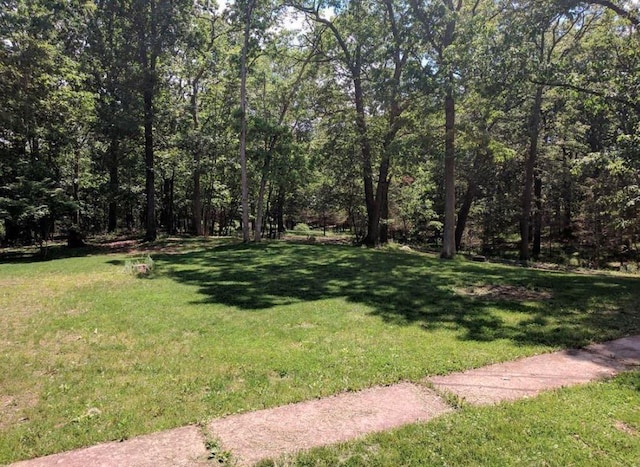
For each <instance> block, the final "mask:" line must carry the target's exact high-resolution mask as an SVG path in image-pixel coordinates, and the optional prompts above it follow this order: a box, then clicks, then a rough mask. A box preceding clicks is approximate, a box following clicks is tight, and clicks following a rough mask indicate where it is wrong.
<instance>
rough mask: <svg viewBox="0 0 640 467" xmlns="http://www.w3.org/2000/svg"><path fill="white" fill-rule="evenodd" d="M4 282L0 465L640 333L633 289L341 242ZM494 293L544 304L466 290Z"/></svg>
mask: <svg viewBox="0 0 640 467" xmlns="http://www.w3.org/2000/svg"><path fill="white" fill-rule="evenodd" d="M147 254H149V255H150V257H151V258H152V260H153V264H154V266H153V267H154V273H153V274H152V275H150V276H145V277H138V276H136V275H132V274H127V273H126V272H125V269H124V265H125V263H126V262H127V260H132V259H133V260H137V259H139V258H144V257H145V255H147ZM0 284H3V287H2V288H1V289H0V309H2V310H3V314H2V316H1V317H0V331H1V332H2V335H3V337H4V339H3V340H2V341H0V374H2V375H3V377H2V378H1V379H0V396H1V397H2V401H3V405H2V406H0V410H1V411H2V414H1V415H2V419H3V424H2V426H1V427H0V462H10V461H14V460H18V459H21V458H28V457H34V456H38V455H44V454H49V453H53V452H58V451H62V450H67V449H72V448H76V447H79V446H83V445H88V444H92V443H96V442H100V441H106V440H114V439H122V438H128V437H131V436H135V435H138V434H142V433H148V432H152V431H157V430H161V429H165V428H170V427H175V426H180V425H184V424H187V423H196V422H198V421H202V420H207V419H210V418H213V417H219V416H223V415H225V414H230V413H235V412H244V411H249V410H256V409H261V408H265V407H273V406H277V405H282V404H287V403H290V402H296V401H301V400H306V399H311V398H315V397H321V396H326V395H330V394H335V393H338V392H342V391H350V390H358V389H362V388H365V387H369V386H373V385H378V384H390V383H393V382H397V381H402V380H412V381H418V380H420V379H422V378H424V377H425V376H427V375H430V374H444V373H448V372H452V371H458V370H463V369H467V368H471V367H478V366H481V365H485V364H489V363H494V362H498V361H504V360H508V359H513V358H518V357H521V356H526V355H532V354H536V353H541V352H545V351H550V350H553V349H558V348H564V347H572V346H580V345H584V344H586V343H589V342H591V341H594V340H598V341H599V340H606V339H610V338H615V337H619V336H622V335H627V334H632V333H635V332H637V331H638V329H640V316H638V313H637V311H636V310H637V309H638V308H639V306H638V305H639V298H638V295H637V290H638V285H640V279H638V278H630V277H618V276H616V277H614V276H604V275H603V276H594V275H589V276H586V275H585V276H583V275H576V274H566V273H559V272H545V271H538V270H529V269H525V268H517V267H508V266H501V265H492V264H478V263H471V262H466V261H463V260H461V261H454V262H445V261H440V260H438V259H437V258H436V257H435V256H431V255H425V254H420V253H417V252H404V251H395V250H386V251H371V250H366V249H360V248H353V247H348V246H343V245H318V244H313V245H307V244H287V243H284V242H272V243H264V244H259V245H241V244H237V243H234V242H232V241H215V242H214V241H211V242H208V241H207V242H205V241H197V242H190V241H186V242H185V243H184V249H181V244H180V243H179V242H178V241H171V242H165V243H160V244H158V245H157V246H154V245H151V246H150V249H149V250H148V251H144V252H140V251H136V252H135V253H132V254H131V255H127V254H126V253H117V254H104V253H100V252H97V253H96V252H94V251H90V252H88V253H87V256H84V257H83V256H78V257H74V258H59V259H54V260H51V261H44V262H31V263H29V262H24V261H23V262H20V263H6V264H0ZM496 286H501V287H504V288H506V289H505V290H517V291H521V290H544V291H548V293H549V295H550V297H549V298H545V299H544V300H539V301H538V300H535V299H534V298H533V297H530V296H527V297H526V298H527V299H526V300H517V299H513V300H511V299H503V298H499V299H496V298H495V297H490V298H487V297H476V296H468V295H465V294H460V293H459V291H460V290H465V289H469V288H472V287H494V288H495V287H496ZM27 396H28V397H27ZM5 402H6V403H5ZM91 409H97V411H95V410H94V411H91V416H85V415H86V414H88V413H89V411H90V410H91ZM6 420H9V421H8V422H7V421H6Z"/></svg>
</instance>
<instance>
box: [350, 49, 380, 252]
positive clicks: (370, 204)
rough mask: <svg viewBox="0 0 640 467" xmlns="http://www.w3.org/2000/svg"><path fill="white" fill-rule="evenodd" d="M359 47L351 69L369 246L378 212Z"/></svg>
mask: <svg viewBox="0 0 640 467" xmlns="http://www.w3.org/2000/svg"><path fill="white" fill-rule="evenodd" d="M360 54H361V52H360V47H358V49H357V50H356V53H355V58H356V60H355V65H354V67H353V69H352V77H353V90H354V101H355V105H356V128H357V130H358V139H359V142H360V156H361V158H362V178H363V182H364V201H365V206H366V209H367V234H366V236H365V238H364V239H363V241H362V242H363V243H364V244H365V245H367V246H369V247H374V246H376V245H378V242H379V235H380V230H379V221H380V212H379V211H377V210H376V202H375V194H374V191H373V167H372V165H371V164H372V163H371V143H370V141H369V134H368V133H369V132H368V130H367V120H366V111H365V106H364V91H363V89H362V58H361V55H360Z"/></svg>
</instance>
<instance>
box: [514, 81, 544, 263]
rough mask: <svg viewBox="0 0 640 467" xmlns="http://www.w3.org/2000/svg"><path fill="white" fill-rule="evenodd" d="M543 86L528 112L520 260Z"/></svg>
mask: <svg viewBox="0 0 640 467" xmlns="http://www.w3.org/2000/svg"><path fill="white" fill-rule="evenodd" d="M543 93H544V87H543V86H542V85H538V87H537V88H536V94H535V97H534V99H533V104H532V106H531V113H530V114H529V124H528V129H527V130H528V134H529V149H528V151H527V157H526V159H525V170H524V190H523V194H522V215H521V218H520V239H521V241H520V260H521V261H529V259H530V255H529V243H530V238H529V232H530V226H531V204H532V201H533V175H534V170H535V167H536V162H537V159H538V139H539V137H540V111H541V109H542V96H543Z"/></svg>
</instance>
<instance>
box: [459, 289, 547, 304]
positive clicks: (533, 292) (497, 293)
mask: <svg viewBox="0 0 640 467" xmlns="http://www.w3.org/2000/svg"><path fill="white" fill-rule="evenodd" d="M458 292H459V293H460V294H461V295H466V296H469V297H477V298H485V299H489V300H511V301H513V300H515V301H540V300H549V299H550V298H551V297H552V295H551V292H549V291H548V290H541V289H528V288H527V287H523V286H516V285H485V286H481V287H468V288H466V289H462V290H459V291H458Z"/></svg>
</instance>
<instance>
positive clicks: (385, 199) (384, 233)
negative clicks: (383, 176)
mask: <svg viewBox="0 0 640 467" xmlns="http://www.w3.org/2000/svg"><path fill="white" fill-rule="evenodd" d="M389 183H390V182H386V183H385V184H384V191H383V192H382V199H381V203H382V207H381V212H380V218H381V221H382V222H381V224H380V244H381V245H385V244H387V243H389Z"/></svg>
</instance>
